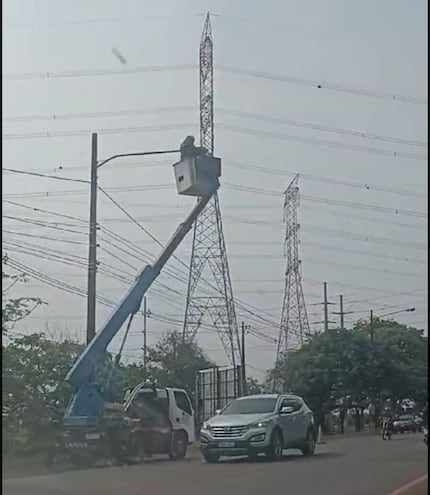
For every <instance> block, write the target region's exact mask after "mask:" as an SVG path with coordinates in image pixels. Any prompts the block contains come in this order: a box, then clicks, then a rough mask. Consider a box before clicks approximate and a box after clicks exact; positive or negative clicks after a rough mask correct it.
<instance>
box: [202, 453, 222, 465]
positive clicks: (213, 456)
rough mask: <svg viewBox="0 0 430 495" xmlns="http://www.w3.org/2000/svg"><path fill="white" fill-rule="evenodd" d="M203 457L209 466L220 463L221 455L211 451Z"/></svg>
mask: <svg viewBox="0 0 430 495" xmlns="http://www.w3.org/2000/svg"><path fill="white" fill-rule="evenodd" d="M203 457H204V458H205V461H206V462H207V463H209V464H214V463H215V462H218V461H219V455H218V454H215V453H214V452H211V451H208V452H205V453H204V454H203Z"/></svg>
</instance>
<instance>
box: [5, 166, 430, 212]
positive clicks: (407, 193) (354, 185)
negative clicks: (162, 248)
mask: <svg viewBox="0 0 430 495" xmlns="http://www.w3.org/2000/svg"><path fill="white" fill-rule="evenodd" d="M224 161H225V163H227V164H228V165H229V166H231V167H234V168H239V169H244V170H255V171H256V172H262V173H266V174H271V175H280V176H290V177H294V176H295V174H296V173H297V172H293V171H288V170H285V169H275V168H268V167H265V166H264V167H263V166H258V165H253V164H248V163H241V162H237V161H231V160H224ZM169 164H170V162H169V161H166V160H158V161H154V162H144V163H141V162H121V165H120V166H118V167H115V164H113V165H112V167H111V169H110V170H112V171H122V170H123V169H124V168H140V167H145V168H146V167H159V166H164V165H169ZM26 169H28V167H26ZM59 169H60V170H67V171H68V172H70V173H72V172H78V171H81V170H87V169H88V166H86V165H78V166H60V167H59ZM3 170H4V169H3ZM57 170H58V167H51V168H49V169H47V168H45V169H31V171H32V172H36V171H37V172H39V173H49V172H52V171H57ZM300 179H303V180H309V181H314V182H323V183H328V184H335V185H341V186H345V187H351V188H356V189H366V190H368V191H377V192H386V193H393V194H399V195H402V196H411V197H416V198H425V199H427V194H426V193H420V192H417V191H411V190H407V189H396V188H390V187H386V186H381V185H378V184H368V183H364V182H358V181H351V180H346V179H339V178H338V177H330V176H318V175H312V174H304V173H300ZM157 206H158V207H166V206H165V205H164V204H163V205H161V204H160V205H157Z"/></svg>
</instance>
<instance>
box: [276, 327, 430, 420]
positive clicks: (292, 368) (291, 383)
mask: <svg viewBox="0 0 430 495" xmlns="http://www.w3.org/2000/svg"><path fill="white" fill-rule="evenodd" d="M370 330H371V328H370V323H369V322H366V321H359V322H358V323H357V324H356V325H355V327H354V328H353V329H352V330H340V329H334V330H329V331H327V332H324V333H321V334H317V335H315V336H314V337H313V338H312V339H311V340H310V341H309V342H308V343H306V344H305V345H303V346H302V347H301V348H300V349H299V350H297V351H294V352H291V353H289V354H288V356H286V357H285V356H283V357H282V359H281V360H280V361H279V362H278V363H276V366H275V368H274V370H273V371H272V372H271V374H270V376H269V379H273V377H275V378H278V379H281V381H282V382H283V383H284V386H285V388H286V389H287V390H290V391H292V392H295V393H297V394H299V395H302V396H303V397H304V398H305V399H306V401H307V402H308V403H309V405H310V407H311V408H312V409H313V410H314V413H315V415H316V418H317V421H318V423H320V424H322V423H323V421H324V415H325V414H326V413H327V412H328V411H330V410H331V409H333V408H335V407H336V408H339V407H340V409H341V412H343V414H342V416H343V417H344V413H345V410H346V408H347V407H351V406H354V407H356V410H357V411H358V414H357V415H356V428H357V429H358V430H359V429H360V426H361V423H360V414H359V413H360V411H362V410H363V408H364V407H367V406H368V405H369V404H372V405H373V406H378V404H380V403H381V401H382V400H384V399H387V398H390V399H392V400H394V401H401V400H403V399H405V398H411V399H415V400H422V399H423V398H424V397H426V394H427V386H428V379H427V369H428V348H427V338H425V337H424V336H423V332H422V331H420V330H417V329H414V328H408V327H406V326H405V325H402V324H400V323H397V322H395V321H391V320H388V321H386V320H378V319H376V320H375V321H374V326H373V331H372V332H371V331H370ZM371 334H373V335H374V338H373V339H371V338H370V335H371ZM378 412H379V411H378V407H376V408H375V414H376V416H377V415H378ZM375 420H377V417H376V418H375ZM375 424H376V421H375Z"/></svg>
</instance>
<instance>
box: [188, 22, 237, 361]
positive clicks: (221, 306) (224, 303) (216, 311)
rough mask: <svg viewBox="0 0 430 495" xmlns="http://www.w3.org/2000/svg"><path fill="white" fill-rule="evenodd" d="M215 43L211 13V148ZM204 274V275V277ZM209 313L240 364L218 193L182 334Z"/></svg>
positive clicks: (204, 90)
mask: <svg viewBox="0 0 430 495" xmlns="http://www.w3.org/2000/svg"><path fill="white" fill-rule="evenodd" d="M213 81H214V79H213V41H212V30H211V24H210V17H209V14H208V15H207V17H206V21H205V24H204V27H203V33H202V37H201V42H200V146H204V147H205V148H206V149H207V150H208V151H209V153H210V154H213V152H214V87H213ZM206 275H207V276H206ZM205 317H208V318H209V319H210V321H211V323H212V325H213V326H214V327H215V329H216V330H217V331H218V334H219V336H220V339H221V342H222V344H223V347H224V349H225V351H226V353H227V355H228V358H229V360H230V362H231V363H232V364H233V365H235V364H238V363H239V362H240V343H239V342H240V341H239V333H238V327H237V319H236V311H235V306H234V299H233V290H232V286H231V279H230V271H229V266H228V261H227V252H226V247H225V240H224V233H223V226H222V219H221V211H220V206H219V199H218V195H217V194H215V195H214V197H213V199H212V200H211V201H210V202H209V204H208V205H207V206H206V208H205V210H204V211H203V212H202V213H201V214H200V216H199V218H198V219H197V221H196V223H195V226H194V235H193V246H192V253H191V263H190V273H189V281H188V292H187V301H186V309H185V319H184V328H183V336H184V339H185V340H187V341H193V340H194V339H195V337H196V335H197V333H198V331H199V328H200V327H201V326H202V324H203V319H204V318H205Z"/></svg>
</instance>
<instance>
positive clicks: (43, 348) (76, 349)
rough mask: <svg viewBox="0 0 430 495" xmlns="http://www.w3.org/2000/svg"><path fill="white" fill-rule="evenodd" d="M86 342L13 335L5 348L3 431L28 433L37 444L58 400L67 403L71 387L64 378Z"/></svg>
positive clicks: (11, 433) (45, 431) (3, 363)
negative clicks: (56, 340) (79, 342)
mask: <svg viewBox="0 0 430 495" xmlns="http://www.w3.org/2000/svg"><path fill="white" fill-rule="evenodd" d="M82 350H83V346H81V345H80V344H77V343H76V342H72V341H70V340H64V341H63V342H54V341H52V340H49V339H47V338H46V337H45V335H44V334H38V333H35V334H32V335H27V336H20V337H16V338H13V339H12V340H11V341H10V342H9V343H7V344H3V348H2V354H3V359H2V415H3V434H4V435H5V434H6V436H8V435H9V437H10V435H15V434H16V433H17V432H18V431H21V432H24V433H25V438H26V440H27V443H29V444H34V445H36V444H38V443H39V442H40V441H41V440H43V437H44V435H46V434H47V430H49V428H50V409H51V406H52V405H53V404H54V402H55V401H58V405H59V407H65V406H66V404H67V402H68V400H69V398H70V392H71V390H70V388H69V386H68V384H67V383H66V382H65V381H64V378H65V376H66V374H67V372H68V371H69V369H70V368H71V366H72V365H73V363H74V361H75V360H76V359H77V357H78V356H79V355H80V353H81V352H82Z"/></svg>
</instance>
